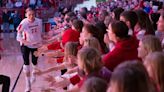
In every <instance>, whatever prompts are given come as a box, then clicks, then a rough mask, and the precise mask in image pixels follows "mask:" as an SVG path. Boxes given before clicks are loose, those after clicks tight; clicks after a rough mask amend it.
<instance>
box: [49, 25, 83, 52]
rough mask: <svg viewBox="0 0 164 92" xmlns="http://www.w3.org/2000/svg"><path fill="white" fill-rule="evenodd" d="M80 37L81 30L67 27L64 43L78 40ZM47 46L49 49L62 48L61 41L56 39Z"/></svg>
mask: <svg viewBox="0 0 164 92" xmlns="http://www.w3.org/2000/svg"><path fill="white" fill-rule="evenodd" d="M79 37H80V32H78V31H76V30H72V29H71V28H70V29H67V30H66V31H65V32H64V34H63V36H62V44H63V46H64V45H65V44H66V43H67V42H78V41H79ZM47 48H48V49H49V50H57V49H62V48H61V46H60V42H58V41H55V42H54V43H52V44H50V45H48V46H47Z"/></svg>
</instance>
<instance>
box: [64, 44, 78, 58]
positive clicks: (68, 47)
mask: <svg viewBox="0 0 164 92" xmlns="http://www.w3.org/2000/svg"><path fill="white" fill-rule="evenodd" d="M77 47H78V43H76V42H67V43H66V44H65V48H64V55H65V58H67V57H68V56H69V55H72V56H76V55H77V52H78V48H77Z"/></svg>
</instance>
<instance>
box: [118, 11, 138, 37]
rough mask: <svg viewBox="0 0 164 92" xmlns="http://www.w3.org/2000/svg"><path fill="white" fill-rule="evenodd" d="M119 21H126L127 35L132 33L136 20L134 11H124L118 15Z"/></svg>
mask: <svg viewBox="0 0 164 92" xmlns="http://www.w3.org/2000/svg"><path fill="white" fill-rule="evenodd" d="M120 21H123V22H125V23H126V25H127V26H128V28H129V33H128V34H129V35H134V27H135V26H136V24H137V22H138V17H137V14H136V13H135V12H134V11H124V12H122V13H121V15H120Z"/></svg>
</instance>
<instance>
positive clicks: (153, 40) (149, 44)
mask: <svg viewBox="0 0 164 92" xmlns="http://www.w3.org/2000/svg"><path fill="white" fill-rule="evenodd" d="M155 51H162V47H161V42H160V40H159V39H158V38H157V37H155V36H152V35H147V36H145V37H143V39H142V40H140V42H139V47H138V57H139V58H141V59H142V61H144V60H145V57H146V56H147V55H148V54H150V53H152V52H155Z"/></svg>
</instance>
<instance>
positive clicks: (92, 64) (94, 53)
mask: <svg viewBox="0 0 164 92" xmlns="http://www.w3.org/2000/svg"><path fill="white" fill-rule="evenodd" d="M78 59H80V62H82V64H83V70H84V71H85V72H87V73H92V72H94V71H98V70H100V69H101V67H102V62H101V55H100V53H99V51H98V50H96V49H94V48H91V47H83V48H82V49H80V50H79V51H78Z"/></svg>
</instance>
